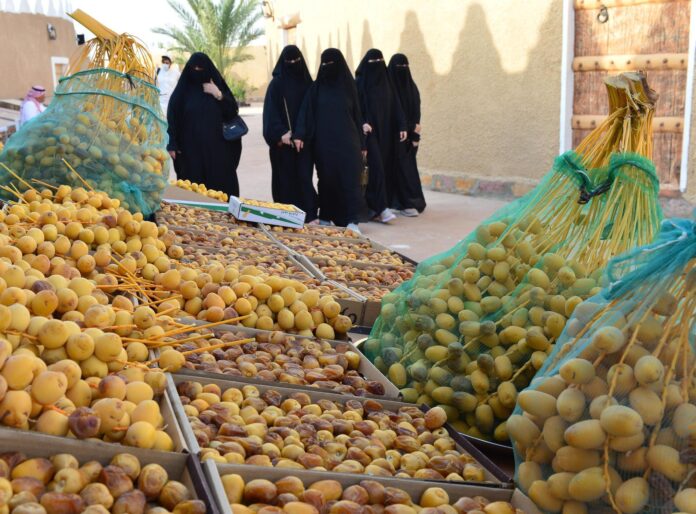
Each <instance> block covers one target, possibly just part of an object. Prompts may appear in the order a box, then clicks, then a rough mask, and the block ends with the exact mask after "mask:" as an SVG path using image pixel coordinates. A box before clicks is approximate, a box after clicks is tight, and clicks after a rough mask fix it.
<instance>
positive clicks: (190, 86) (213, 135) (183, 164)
mask: <svg viewBox="0 0 696 514" xmlns="http://www.w3.org/2000/svg"><path fill="white" fill-rule="evenodd" d="M195 68H201V69H199V70H196V69H195ZM211 80H212V81H213V82H214V83H215V85H216V86H217V87H218V89H219V90H220V92H221V93H222V98H221V99H220V100H217V99H216V98H215V97H213V96H212V95H210V94H208V93H206V92H204V91H203V84H204V83H206V82H209V81H211ZM238 111H239V108H238V106H237V102H236V100H235V98H234V96H233V95H232V92H231V91H230V88H229V87H228V86H227V84H226V83H225V80H224V79H223V78H222V76H221V75H220V73H219V72H218V70H217V69H216V68H215V66H214V65H213V63H212V61H211V60H210V58H208V56H207V55H205V54H202V53H195V54H193V55H192V56H191V58H190V59H189V60H188V62H187V63H186V66H185V67H184V71H183V72H182V73H181V77H180V78H179V82H178V83H177V86H176V88H175V89H174V91H173V93H172V97H171V99H170V101H169V108H168V109H167V121H168V123H169V127H168V133H169V143H168V145H167V150H169V151H174V152H176V154H175V155H176V157H175V159H174V170H175V171H176V174H177V177H178V178H180V179H184V180H190V181H191V182H197V183H200V184H205V186H206V187H207V188H208V189H215V190H217V191H224V192H225V193H227V194H228V195H234V196H239V182H238V180H237V166H238V165H239V159H240V157H241V153H242V141H241V139H240V140H237V141H226V140H225V138H224V137H223V136H222V124H223V122H226V121H231V120H232V119H233V118H234V117H235V116H236V115H237V113H238Z"/></svg>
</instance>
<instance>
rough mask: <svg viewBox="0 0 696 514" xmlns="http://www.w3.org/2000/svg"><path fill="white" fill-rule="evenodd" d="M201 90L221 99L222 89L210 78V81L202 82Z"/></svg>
mask: <svg viewBox="0 0 696 514" xmlns="http://www.w3.org/2000/svg"><path fill="white" fill-rule="evenodd" d="M203 91H204V92H206V93H208V94H209V95H211V96H212V97H214V98H215V99H216V100H220V99H222V91H220V88H218V87H217V86H216V85H215V82H213V81H212V79H211V80H210V82H206V83H205V84H203Z"/></svg>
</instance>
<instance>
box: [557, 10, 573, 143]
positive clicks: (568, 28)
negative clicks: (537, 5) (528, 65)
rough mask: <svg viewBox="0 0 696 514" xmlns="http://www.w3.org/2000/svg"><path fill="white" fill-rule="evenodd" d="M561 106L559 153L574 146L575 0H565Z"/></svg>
mask: <svg viewBox="0 0 696 514" xmlns="http://www.w3.org/2000/svg"><path fill="white" fill-rule="evenodd" d="M561 52H562V53H561V107H560V121H561V125H560V127H559V134H558V142H559V149H558V153H559V154H562V153H564V152H567V151H568V150H572V148H573V126H572V123H571V120H572V118H573V96H574V93H575V91H574V89H575V75H574V73H573V58H574V57H575V5H574V1H573V0H563V39H562V43H561Z"/></svg>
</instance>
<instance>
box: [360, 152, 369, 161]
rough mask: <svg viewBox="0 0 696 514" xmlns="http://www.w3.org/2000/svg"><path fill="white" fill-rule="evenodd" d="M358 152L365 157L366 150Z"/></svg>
mask: <svg viewBox="0 0 696 514" xmlns="http://www.w3.org/2000/svg"><path fill="white" fill-rule="evenodd" d="M360 153H361V154H362V156H363V159H364V158H365V157H367V150H360Z"/></svg>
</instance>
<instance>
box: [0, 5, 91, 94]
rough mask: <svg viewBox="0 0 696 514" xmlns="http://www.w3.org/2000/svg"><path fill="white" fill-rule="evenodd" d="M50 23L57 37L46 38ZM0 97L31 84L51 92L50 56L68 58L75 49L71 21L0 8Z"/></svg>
mask: <svg viewBox="0 0 696 514" xmlns="http://www.w3.org/2000/svg"><path fill="white" fill-rule="evenodd" d="M48 23H51V24H52V25H53V26H54V27H55V28H56V32H57V35H58V38H57V39H55V40H50V39H48V31H47V29H46V26H47V24H48ZM0 35H2V36H1V39H2V43H1V48H0V77H2V78H1V79H0V98H20V97H24V95H25V94H26V92H27V90H28V89H29V88H30V87H31V86H32V84H42V85H43V86H45V87H46V90H47V91H48V92H49V94H48V96H49V97H50V96H51V94H52V92H53V74H52V70H51V57H67V58H70V57H72V55H73V52H75V50H76V49H77V43H76V42H75V29H74V28H73V24H72V22H70V21H67V20H64V19H62V18H54V17H48V16H43V15H40V14H26V13H25V14H16V13H8V12H0Z"/></svg>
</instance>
